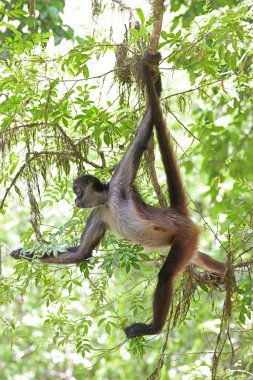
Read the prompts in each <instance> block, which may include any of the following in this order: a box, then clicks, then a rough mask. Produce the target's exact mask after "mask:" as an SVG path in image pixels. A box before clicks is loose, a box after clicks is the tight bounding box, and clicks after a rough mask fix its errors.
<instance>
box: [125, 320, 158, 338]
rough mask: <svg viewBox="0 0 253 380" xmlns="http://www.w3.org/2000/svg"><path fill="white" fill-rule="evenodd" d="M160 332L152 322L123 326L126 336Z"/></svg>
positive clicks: (133, 336) (131, 336) (132, 336)
mask: <svg viewBox="0 0 253 380" xmlns="http://www.w3.org/2000/svg"><path fill="white" fill-rule="evenodd" d="M159 332H161V328H159V327H157V326H155V325H154V324H153V323H151V324H150V325H146V324H145V323H133V324H132V325H130V326H127V327H126V328H125V334H126V337H127V338H135V337H136V336H143V335H155V334H159Z"/></svg>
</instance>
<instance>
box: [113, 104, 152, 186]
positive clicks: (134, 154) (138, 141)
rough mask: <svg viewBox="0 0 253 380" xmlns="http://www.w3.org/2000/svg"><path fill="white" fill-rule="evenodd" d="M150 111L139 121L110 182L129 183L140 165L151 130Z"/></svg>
mask: <svg viewBox="0 0 253 380" xmlns="http://www.w3.org/2000/svg"><path fill="white" fill-rule="evenodd" d="M152 119H153V118H152V114H151V111H150V110H149V109H148V110H147V111H146V112H145V115H144V117H143V119H142V121H141V123H140V126H139V128H138V132H137V135H136V137H135V139H134V141H133V142H132V144H131V145H130V147H129V148H128V150H127V152H126V153H125V155H124V156H123V158H122V160H121V162H120V163H119V165H118V167H117V170H116V172H115V173H114V175H113V177H112V179H111V182H110V184H111V185H113V184H114V183H115V184H117V187H118V186H119V184H121V185H123V186H125V185H129V184H131V183H132V182H133V181H134V179H135V177H136V173H137V170H138V168H139V165H140V160H141V157H142V154H143V153H144V151H145V150H146V149H147V146H148V142H149V139H150V137H151V134H152V130H153V120H152Z"/></svg>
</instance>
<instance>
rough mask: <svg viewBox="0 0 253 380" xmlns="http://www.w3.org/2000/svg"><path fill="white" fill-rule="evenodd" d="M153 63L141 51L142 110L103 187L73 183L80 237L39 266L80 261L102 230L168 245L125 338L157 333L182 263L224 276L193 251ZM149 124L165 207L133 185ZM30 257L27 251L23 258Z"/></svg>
mask: <svg viewBox="0 0 253 380" xmlns="http://www.w3.org/2000/svg"><path fill="white" fill-rule="evenodd" d="M159 60H160V54H156V55H150V54H149V53H148V52H146V53H144V56H143V63H142V68H143V77H144V82H145V85H146V90H147V97H148V103H147V110H146V112H145V114H144V117H143V119H142V121H141V123H140V126H139V128H138V131H137V135H136V137H135V139H134V141H133V143H132V144H131V145H130V147H129V148H128V150H127V152H126V153H125V155H124V156H123V158H122V160H121V162H120V163H119V165H118V167H117V169H116V171H115V173H114V174H113V176H112V178H111V180H110V182H109V183H107V184H103V183H102V182H100V180H99V179H98V178H96V177H94V176H92V175H83V176H81V177H79V178H77V179H76V180H75V181H74V184H73V189H74V192H75V194H76V199H75V204H76V206H77V207H79V208H94V209H93V211H92V212H91V214H90V216H89V218H88V220H87V224H86V227H85V229H84V231H83V233H82V236H81V243H80V245H79V246H77V247H70V248H69V249H68V250H67V251H66V252H59V254H58V256H57V257H55V256H53V255H52V254H51V255H50V256H43V257H42V258H41V261H42V262H43V263H56V264H58V263H59V264H73V263H81V262H83V261H84V260H87V259H89V257H91V255H92V251H93V249H94V248H95V247H96V246H97V245H98V244H99V243H100V241H101V239H102V238H103V236H104V235H105V232H106V229H107V228H109V229H110V230H112V231H114V232H115V233H116V234H117V235H119V236H120V237H122V238H123V239H128V240H130V241H131V242H132V243H134V244H140V245H142V246H143V247H144V248H151V249H158V248H161V247H169V246H171V248H170V250H169V253H168V256H167V258H166V260H165V262H164V264H163V266H162V268H161V269H160V271H159V273H158V283H157V287H156V289H155V293H154V299H153V320H152V322H151V323H149V324H145V323H134V324H132V325H130V326H128V327H126V328H125V333H126V336H127V338H134V337H136V336H142V335H153V334H158V333H159V332H161V330H162V328H163V326H164V323H165V320H166V317H167V314H168V310H169V307H170V304H171V300H172V296H173V282H174V279H175V277H176V276H177V275H178V274H179V273H180V272H181V271H183V270H184V268H185V267H186V266H187V265H188V264H190V263H194V264H196V265H198V266H200V267H202V268H204V269H207V270H209V271H212V272H215V273H217V274H219V275H221V276H223V275H224V274H225V272H226V266H225V264H223V263H220V262H218V261H216V260H214V259H212V258H211V257H209V256H208V255H206V254H204V253H200V252H198V249H197V245H198V239H199V228H198V227H197V226H196V225H195V224H194V223H193V221H192V220H191V219H190V216H189V210H188V207H187V201H186V194H185V190H184V187H183V184H182V180H181V176H180V173H179V168H178V165H177V162H176V158H175V155H174V151H173V147H172V145H171V142H170V138H169V136H168V134H167V129H166V124H165V121H164V118H163V114H162V110H161V106H160V99H159V98H160V95H161V90H162V88H161V78H160V74H159V72H158V69H157V67H158V63H159ZM153 125H155V128H156V132H157V139H158V143H159V147H160V151H161V157H162V161H163V165H164V169H165V173H166V178H167V185H168V192H169V197H170V207H169V208H157V207H154V206H151V205H149V204H147V203H145V202H144V201H143V200H142V198H141V196H140V194H139V192H138V190H137V188H136V187H135V186H134V184H133V182H134V180H135V177H136V174H137V170H138V168H139V165H140V160H141V157H142V155H143V153H144V151H145V150H146V149H147V146H148V142H149V139H150V137H151V134H152V131H153ZM11 255H12V257H14V258H21V257H22V256H23V257H24V255H22V250H21V249H19V250H16V251H13V252H12V253H11ZM32 256H33V252H31V253H30V254H29V256H28V258H31V257H32Z"/></svg>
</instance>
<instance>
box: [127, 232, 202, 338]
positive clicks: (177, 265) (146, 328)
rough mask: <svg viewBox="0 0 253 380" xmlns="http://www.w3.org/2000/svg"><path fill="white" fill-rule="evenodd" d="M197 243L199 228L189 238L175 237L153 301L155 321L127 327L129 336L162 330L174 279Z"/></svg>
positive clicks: (156, 332) (187, 261) (186, 262)
mask: <svg viewBox="0 0 253 380" xmlns="http://www.w3.org/2000/svg"><path fill="white" fill-rule="evenodd" d="M183 239H184V240H183ZM197 243H198V231H197V230H196V233H195V234H194V233H193V234H192V235H191V236H190V237H189V238H186V237H185V236H184V237H182V236H181V237H176V238H175V239H174V242H173V244H172V247H171V249H170V252H169V255H168V257H167V258H166V260H165V262H164V264H163V266H162V268H161V270H160V272H159V274H158V283H157V287H156V290H155V294H154V301H153V321H152V322H151V323H150V324H145V323H134V324H132V325H131V326H128V327H126V328H125V333H126V336H127V338H134V337H136V336H142V335H153V334H158V333H159V332H161V330H162V328H163V326H164V324H165V321H166V317H167V314H168V311H169V307H170V304H171V301H172V297H173V282H174V279H175V277H176V276H177V275H178V273H179V272H181V271H182V270H183V269H184V268H185V267H186V266H187V265H188V264H189V262H190V260H191V258H192V256H193V254H194V251H195V250H196V248H197Z"/></svg>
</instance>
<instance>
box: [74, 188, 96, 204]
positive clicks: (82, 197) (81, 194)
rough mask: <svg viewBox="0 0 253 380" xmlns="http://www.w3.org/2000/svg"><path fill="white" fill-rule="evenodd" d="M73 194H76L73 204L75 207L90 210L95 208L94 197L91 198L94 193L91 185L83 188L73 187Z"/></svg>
mask: <svg viewBox="0 0 253 380" xmlns="http://www.w3.org/2000/svg"><path fill="white" fill-rule="evenodd" d="M74 192H75V193H76V199H75V204H76V206H77V207H79V208H90V207H94V206H95V204H94V200H95V197H94V196H92V193H93V192H94V191H93V190H92V184H91V183H90V184H87V185H84V186H75V187H74Z"/></svg>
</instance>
